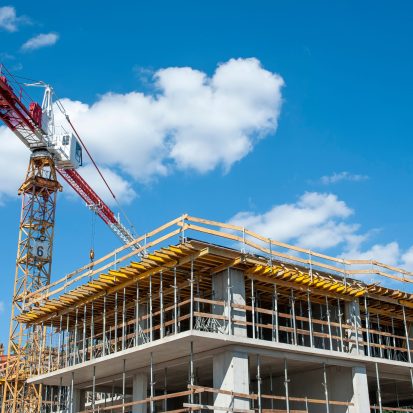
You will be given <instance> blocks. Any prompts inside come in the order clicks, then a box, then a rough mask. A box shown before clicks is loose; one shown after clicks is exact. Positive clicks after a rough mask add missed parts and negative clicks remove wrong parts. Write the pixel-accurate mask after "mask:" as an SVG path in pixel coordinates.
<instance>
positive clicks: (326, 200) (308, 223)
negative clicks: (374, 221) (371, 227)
mask: <svg viewBox="0 0 413 413" xmlns="http://www.w3.org/2000/svg"><path fill="white" fill-rule="evenodd" d="M353 214H354V211H353V210H352V209H351V208H350V207H349V206H348V205H347V204H346V203H345V202H344V201H342V200H340V199H339V198H338V197H337V196H336V195H334V194H331V193H317V192H306V193H304V194H303V195H301V196H300V197H299V198H298V200H297V202H294V203H290V204H281V205H275V206H273V207H272V208H271V209H270V210H269V211H267V212H264V213H262V214H257V213H253V212H240V213H238V214H236V215H235V216H234V217H233V218H231V219H230V220H229V222H230V223H231V224H234V225H239V226H243V227H245V228H248V229H250V230H252V231H254V232H257V233H259V234H262V235H264V236H266V237H269V238H272V239H274V240H278V241H283V242H287V243H290V244H294V245H298V246H301V247H303V248H309V249H312V250H315V251H320V252H323V251H327V252H329V253H334V254H336V255H338V256H340V257H342V258H348V259H362V260H375V261H379V262H383V263H385V264H388V265H394V266H398V267H402V268H404V269H406V270H408V271H412V270H413V246H411V247H410V248H409V249H407V250H403V248H401V247H400V245H399V243H398V242H396V241H392V242H389V243H386V244H372V245H370V246H366V244H367V243H368V242H370V241H371V239H370V238H371V233H369V232H367V233H363V232H360V225H359V224H357V223H350V222H348V220H349V218H351V216H352V215H353Z"/></svg>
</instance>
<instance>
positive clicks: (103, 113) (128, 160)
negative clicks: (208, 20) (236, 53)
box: [63, 59, 284, 181]
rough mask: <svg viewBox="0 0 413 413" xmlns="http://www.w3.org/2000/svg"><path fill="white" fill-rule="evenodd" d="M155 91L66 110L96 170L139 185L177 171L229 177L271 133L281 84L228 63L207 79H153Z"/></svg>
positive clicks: (253, 63) (248, 66) (173, 73)
mask: <svg viewBox="0 0 413 413" xmlns="http://www.w3.org/2000/svg"><path fill="white" fill-rule="evenodd" d="M154 82H155V83H154V85H155V87H156V91H155V93H154V94H152V95H144V94H142V93H138V92H131V93H127V94H114V93H107V94H105V95H103V96H101V97H100V98H99V99H98V101H97V102H95V103H94V104H92V105H87V104H84V103H81V102H76V101H71V100H67V99H64V100H63V104H64V106H65V107H66V109H67V112H68V113H69V114H70V117H71V119H72V120H73V121H74V123H75V124H76V126H77V128H78V130H79V131H80V133H81V135H82V136H84V138H85V140H86V141H87V144H88V146H89V147H90V148H91V150H92V153H93V154H94V155H95V157H96V158H97V160H98V161H99V163H100V164H104V165H107V166H117V167H119V168H120V169H121V170H122V171H123V172H126V173H127V174H128V175H130V176H131V177H133V178H134V179H136V180H139V181H147V180H150V179H152V178H154V177H157V176H163V175H166V174H168V173H170V172H171V171H173V170H174V169H186V170H193V171H196V172H199V173H206V172H208V171H211V170H213V169H215V168H217V167H222V168H223V169H224V170H225V171H227V170H228V169H229V168H231V166H232V165H233V164H234V163H235V162H237V161H239V160H240V159H242V158H243V157H245V156H246V155H247V154H248V153H249V152H250V151H251V150H252V149H253V147H254V145H255V144H256V143H257V142H258V141H259V140H260V139H262V138H264V137H265V136H267V135H269V134H271V133H274V132H275V131H276V128H277V121H278V117H279V113H280V108H281V102H282V98H281V88H282V86H283V84H284V82H283V80H282V78H281V77H280V76H278V75H277V74H275V73H271V72H269V71H267V70H265V69H263V68H262V67H261V65H260V63H259V61H258V60H257V59H231V60H229V61H228V62H226V63H223V64H221V65H219V66H218V68H217V69H216V71H215V73H214V74H213V76H212V77H208V76H207V75H206V74H205V73H203V72H200V71H198V70H194V69H192V68H189V67H183V68H178V67H173V68H167V69H162V70H159V71H157V72H155V74H154Z"/></svg>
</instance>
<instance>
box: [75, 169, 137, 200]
mask: <svg viewBox="0 0 413 413" xmlns="http://www.w3.org/2000/svg"><path fill="white" fill-rule="evenodd" d="M99 169H100V170H101V172H102V174H103V176H104V177H105V179H106V181H107V182H108V184H109V186H110V187H111V189H112V191H113V192H114V194H115V196H116V198H117V200H118V201H119V202H120V203H121V204H130V203H131V202H132V201H133V200H134V199H135V197H136V192H135V191H134V190H133V188H132V186H131V184H130V182H128V181H127V180H125V179H124V178H122V176H120V175H119V174H117V173H116V172H114V171H113V170H110V169H109V168H99ZM79 173H80V175H81V176H82V177H83V178H84V179H85V180H86V182H87V183H88V184H89V185H90V186H91V187H92V188H93V189H94V191H95V192H96V193H97V194H98V195H99V196H100V197H101V198H102V200H103V201H104V202H105V203H107V204H108V205H115V203H116V201H115V200H114V199H113V197H112V195H111V194H110V193H109V191H108V189H107V187H106V186H105V183H104V182H103V180H102V178H101V177H100V176H99V174H98V172H97V170H96V169H95V167H94V166H93V165H91V164H89V165H86V166H84V167H82V168H80V169H79Z"/></svg>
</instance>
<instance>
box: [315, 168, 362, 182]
mask: <svg viewBox="0 0 413 413" xmlns="http://www.w3.org/2000/svg"><path fill="white" fill-rule="evenodd" d="M367 179H369V177H368V176H367V175H358V174H351V173H350V172H346V171H343V172H339V173H336V172H334V173H333V174H332V175H325V176H322V177H321V178H320V182H321V183H322V184H323V185H330V184H336V183H337V182H340V181H350V182H360V181H366V180H367Z"/></svg>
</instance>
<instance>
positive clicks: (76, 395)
mask: <svg viewBox="0 0 413 413" xmlns="http://www.w3.org/2000/svg"><path fill="white" fill-rule="evenodd" d="M72 398H73V400H72V402H73V412H74V413H78V412H80V411H81V410H82V404H83V405H84V400H83V403H82V399H84V392H82V391H81V390H80V389H73V395H72Z"/></svg>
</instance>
